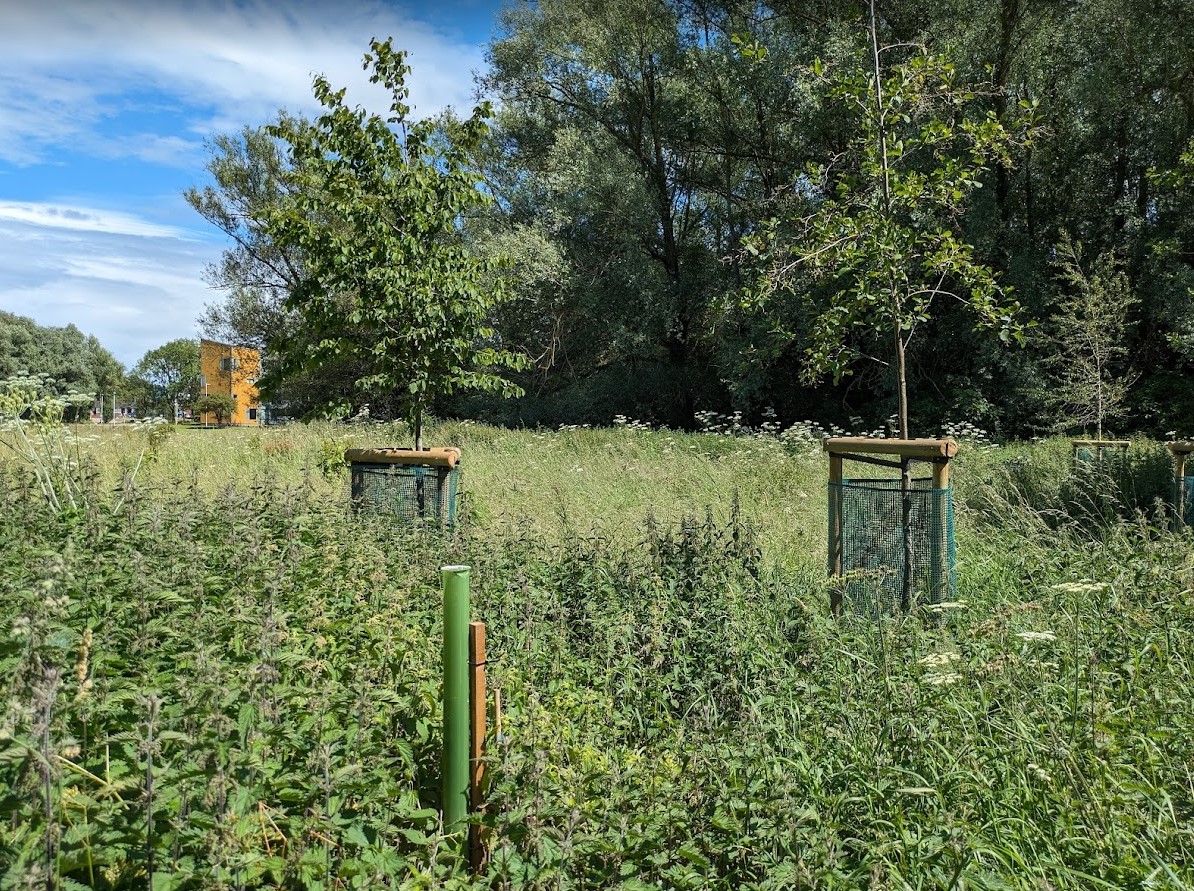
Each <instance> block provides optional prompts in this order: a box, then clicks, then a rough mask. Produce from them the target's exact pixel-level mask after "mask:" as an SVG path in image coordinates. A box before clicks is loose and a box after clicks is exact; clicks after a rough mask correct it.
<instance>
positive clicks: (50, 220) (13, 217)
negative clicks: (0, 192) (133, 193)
mask: <svg viewBox="0 0 1194 891" xmlns="http://www.w3.org/2000/svg"><path fill="white" fill-rule="evenodd" d="M3 222H9V223H20V224H24V225H25V226H29V227H36V228H34V229H21V228H18V229H16V230H15V231H12V232H10V233H9V234H10V237H13V238H25V239H28V238H40V237H42V235H41V234H39V232H38V230H41V229H73V230H75V231H80V232H103V233H107V234H109V235H135V236H139V237H144V238H186V237H187V236H186V233H185V232H184V230H182V229H176V228H174V227H172V226H162V225H160V224H158V223H151V222H149V221H148V220H144V219H141V218H139V217H136V216H134V215H132V214H129V213H122V212H121V211H114V210H97V209H95V208H90V207H72V206H70V205H63V204H45V203H41V202H36V201H4V200H0V223H3Z"/></svg>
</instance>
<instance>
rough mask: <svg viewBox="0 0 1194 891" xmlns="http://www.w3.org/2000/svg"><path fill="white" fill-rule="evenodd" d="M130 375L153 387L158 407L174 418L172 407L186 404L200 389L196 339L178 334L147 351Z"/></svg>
mask: <svg viewBox="0 0 1194 891" xmlns="http://www.w3.org/2000/svg"><path fill="white" fill-rule="evenodd" d="M133 375H134V376H136V377H138V378H140V379H142V380H144V381H146V382H147V383H148V384H149V385H150V387H152V392H153V394H154V398H155V401H156V402H157V403H158V406H159V407H160V408H165V409H167V411H168V414H169V415H170V417H171V418H174V416H175V414H174V411H173V408H174V406H176V405H177V404H179V403H184V404H188V405H189V404H190V403H191V402H192V401H193V400H194V399H195V398H197V397H198V396H199V394H200V393H201V392H202V386H201V385H200V370H199V342H198V341H197V340H194V339H191V338H186V337H180V338H178V339H177V340H171V341H170V342H168V343H164V344H162V345H161V346H160V347H156V348H154V349H152V350H149V351H148V352H147V353H146V354H145V355H144V356H142V357H141V358H140V360H139V361H138V362H137V364H136V365H134V366H133Z"/></svg>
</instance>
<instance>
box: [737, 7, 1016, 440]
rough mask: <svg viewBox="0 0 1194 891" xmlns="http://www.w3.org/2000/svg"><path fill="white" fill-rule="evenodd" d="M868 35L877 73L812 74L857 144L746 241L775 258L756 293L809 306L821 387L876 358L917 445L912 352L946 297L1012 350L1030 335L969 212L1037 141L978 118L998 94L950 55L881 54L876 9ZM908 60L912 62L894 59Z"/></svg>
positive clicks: (808, 176)
mask: <svg viewBox="0 0 1194 891" xmlns="http://www.w3.org/2000/svg"><path fill="white" fill-rule="evenodd" d="M866 25H867V28H866V33H867V44H868V46H867V50H868V53H867V55H868V59H867V62H866V64H865V66H859V67H857V68H854V69H846V68H845V67H844V66H837V67H833V68H827V67H826V66H825V65H823V64H822V63H820V62H817V63H815V64H814V65H813V66H812V70H811V75H812V77H813V79H814V80H815V81H816V83H817V84H818V85H819V86H820V88H821V92H822V95H823V96H824V97H825V99H826V101H827V102H828V103H830V104H831V108H832V111H833V112H834V113H835V114H837V115H838V116H840V119H841V122H842V127H843V132H846V133H850V134H852V135H851V136H849V137H848V138H847V140H846V143H845V146H844V151H842V152H840V153H839V154H838V155H836V156H834V157H833V158H832V159H831V160H829V161H827V162H826V163H823V164H820V165H815V166H813V167H811V168H810V169H809V170H808V171H807V172H806V173H805V174H804V175H803V176H802V177H800V178H799V179H797V180H796V181H795V182H794V183H792V185H791V187H790V190H789V196H788V202H789V203H788V205H787V208H786V211H785V213H783V214H781V215H778V216H776V217H775V218H774V219H772V220H771V221H770V222H769V223H768V224H767V225H766V226H765V227H764V228H763V230H762V232H761V234H760V235H758V236H756V237H754V238H752V239H750V240H748V241H747V249H748V251H750V252H752V253H755V254H759V255H762V256H765V257H766V259H767V264H766V267H765V270H764V272H763V274H762V276H761V278H760V281H759V287H758V288H756V289H755V290H754V292H753V294H752V295H751V296H752V298H753V299H754V300H756V301H760V302H766V301H768V300H771V299H773V298H775V297H777V296H779V295H784V294H792V293H797V294H801V295H803V296H804V297H805V298H806V299H808V300H809V302H810V311H811V315H812V316H813V319H814V321H813V322H812V324H811V331H812V333H811V337H810V342H809V344H808V346H807V348H806V351H805V366H804V367H805V373H806V376H807V377H808V378H809V379H810V380H816V379H819V378H821V377H822V376H824V375H826V374H831V375H832V376H833V378H834V380H835V381H836V380H840V378H841V377H843V376H845V375H848V374H850V373H852V371H853V366H854V363H855V362H856V361H857V360H858V359H859V358H862V357H864V356H865V357H866V358H869V359H872V360H874V361H876V362H878V363H880V364H881V365H883V366H885V367H887V368H890V369H891V370H892V371H894V378H895V384H896V392H897V397H898V417H899V435H900V437H901V438H903V439H907V438H909V436H910V424H909V419H908V370H907V368H908V366H907V355H908V350H909V346H910V345H911V343H912V341H913V339H914V338H915V336H916V335H917V333H918V332H920V331H921V330H922V329H923V327H924V326H925V325H926V323H928V322H929V321H930V319H931V317H932V313H933V312H934V309H935V307H936V305H937V304H938V303H939V301H942V300H951V301H957V302H961V303H962V304H965V306H966V307H968V308H969V310H970V311H971V312H972V314H973V316H974V320H975V323H976V324H977V325H978V326H980V327H983V328H988V329H991V330H992V331H994V332H996V333H997V336H998V337H999V338H1000V339H1002V340H1005V341H1007V340H1011V339H1013V338H1019V337H1020V333H1021V332H1020V327H1019V325H1018V323H1017V321H1016V314H1017V310H1018V308H1019V305H1018V303H1016V302H1015V301H1014V300H1013V299H1012V296H1011V294H1010V289H1009V288H1004V287H1002V286H1001V285H1000V283H999V281H998V280H997V277H996V275H995V273H994V271H993V270H992V269H991V268H990V267H989V266H987V265H985V264H983V263H981V262H979V261H978V260H977V259H976V258H975V255H974V249H973V248H972V246H971V245H970V244H968V243H967V241H966V240H965V237H964V235H963V232H962V214H963V212H964V210H965V208H966V205H967V200H968V198H969V196H970V195H971V194H972V192H973V191H974V190H975V189H977V188H979V186H980V184H981V181H982V179H983V177H984V176H985V175H986V174H987V173H988V171H989V170H990V169H991V168H992V167H993V166H995V165H1001V164H1003V165H1006V164H1010V162H1011V154H1010V150H1011V148H1012V146H1013V145H1014V144H1016V142H1017V141H1018V140H1026V139H1027V138H1028V137H1029V136H1030V135H1031V132H1030V130H1029V129H1027V127H1025V128H1023V129H1021V130H1020V131H1019V132H1018V134H1013V133H1012V132H1011V131H1010V130H1009V129H1008V128H1005V126H1004V125H1003V123H1001V121H1000V119H999V118H998V117H997V115H996V114H995V112H994V111H993V110H990V109H987V110H986V111H982V110H980V106H981V105H982V104H983V100H984V98H985V97H986V95H989V90H986V89H984V88H983V87H982V86H972V85H967V84H964V83H962V82H960V80H959V78H958V75H957V72H956V70H955V69H954V66H953V65H952V64H951V63H950V62H949V61H947V60H946V59H944V58H942V57H941V56H936V55H931V54H929V53H927V52H926V51H925V50H924V48H923V47H919V46H909V45H908V44H903V43H900V44H893V45H883V43H882V42H881V41H880V37H879V20H878V18H877V16H876V13H875V4H874V0H872V2H871V3H870V5H869V15H868V18H867V22H866ZM896 54H899V55H901V56H902V57H903V58H902V60H901V61H895V62H892V61H890V57H891V56H894V55H896ZM1023 111H1024V112H1025V113H1026V114H1027V113H1028V112H1030V111H1031V105H1030V104H1029V103H1024V108H1023ZM868 337H869V338H870V339H871V341H872V342H873V341H874V339H875V338H878V342H879V344H880V348H879V349H878V350H874V351H870V352H868V351H866V350H864V349H863V344H864V343H865V342H866V339H867V338H868ZM884 342H886V345H887V346H886V348H884V347H883V343H884Z"/></svg>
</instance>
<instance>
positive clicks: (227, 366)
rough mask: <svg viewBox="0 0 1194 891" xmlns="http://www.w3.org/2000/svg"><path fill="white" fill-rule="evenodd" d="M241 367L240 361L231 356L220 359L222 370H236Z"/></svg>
mask: <svg viewBox="0 0 1194 891" xmlns="http://www.w3.org/2000/svg"><path fill="white" fill-rule="evenodd" d="M239 367H240V363H239V362H237V361H236V359H235V358H232V357H230V356H225V357H224V358H223V359H221V360H220V371H236V369H237V368H239Z"/></svg>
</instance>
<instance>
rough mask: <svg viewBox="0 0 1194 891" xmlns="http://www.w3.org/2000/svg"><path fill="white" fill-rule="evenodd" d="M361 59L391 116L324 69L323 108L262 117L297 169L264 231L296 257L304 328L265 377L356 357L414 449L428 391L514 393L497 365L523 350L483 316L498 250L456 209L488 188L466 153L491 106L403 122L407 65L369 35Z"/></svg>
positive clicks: (493, 294) (281, 348) (293, 300)
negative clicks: (484, 246)
mask: <svg viewBox="0 0 1194 891" xmlns="http://www.w3.org/2000/svg"><path fill="white" fill-rule="evenodd" d="M364 67H365V69H366V70H370V69H371V74H370V80H371V81H372V82H373V83H377V84H381V85H383V86H384V87H385V88H386V89H387V90H389V92H390V94H391V96H392V101H391V104H390V114H389V116H387V117H384V118H383V117H381V116H379V115H376V114H369V113H367V112H366V111H365V110H364V109H363V108H360V107H355V108H352V107H349V106H348V105H346V104H345V102H344V92H345V91H344V90H342V89H341V90H334V89H333V88H332V86H331V85H330V84H329V83H328V82H327V80H326V79H325V78H323V77H322V76H319V77H316V78H315V81H314V94H315V98H316V99H317V100H318V101H319V103H320V105H322V106H323V113H322V114H321V115H320V116H319V117H317V118H316V119H315V120H314V121H312V122H310V123H306V122H300V121H295V120H292V119H286V118H283V119H282V121H281V122H279V123H278V124H277V125H276V126H274V127H271V128H270V132H271V134H272V135H273V136H274V137H275V138H277V139H280V140H281V141H282V142H283V143H285V144H286V146H287V147H288V152H289V155H290V159H289V160H290V164H291V169H292V170H293V180H292V183H291V186H292V195H291V198H290V200H288V201H287V202H285V203H283V204H280V205H277V206H275V207H273V208H272V209H271V210H270V213H269V217H268V223H267V230H268V235H269V238H270V239H271V240H272V241H273V242H274V243H276V244H277V245H278V246H280V247H281V248H283V249H286V248H293V249H296V250H297V251H298V252H300V253H301V255H302V256H303V258H304V261H305V266H304V268H303V269H302V270H301V275H300V277H299V280H298V281H297V282H296V283H295V284H294V285H293V287H292V288H291V289H290V292H289V294H288V296H287V297H286V305H287V307H288V308H290V309H292V310H294V311H295V312H296V313H297V314H298V315H299V317H300V318H301V323H302V325H303V327H304V329H305V331H304V333H305V334H306V335H308V336H307V337H304V338H303V339H301V340H286V341H282V342H279V343H274V344H271V347H272V349H273V350H274V352H275V355H276V357H277V359H278V364H277V366H276V367H275V370H274V371H273V372H271V376H272V377H274V378H275V379H284V378H285V377H286V376H287V375H289V374H295V373H302V372H306V373H310V372H312V371H316V372H317V371H318V369H319V368H320V367H321V366H325V365H336V366H343V364H344V363H345V362H346V361H347V362H350V363H356V364H357V366H358V367H360V368H362V369H363V370H364V371H363V373H362V375H361V376H360V377H359V378H358V379H357V380H356V385H357V387H358V388H359V389H360V390H362V391H368V390H376V389H387V390H392V391H394V392H395V394H396V396H397V402H398V403H399V405H400V406H401V410H402V413H403V415H404V417H405V419H406V420H407V421H408V422H409V423H410V425H411V427H412V428H413V430H414V438H415V448H417V449H421V448H422V438H423V423H424V419H425V418H426V416H427V414H428V411H429V409H430V407H431V405H432V404H433V402H434V400H435V399H436V398H437V397H439V396H443V395H447V394H450V393H452V392H454V391H457V390H462V389H473V390H483V391H489V392H497V393H503V394H506V395H513V394H516V393H517V392H519V391H518V388H517V387H515V386H514V385H513V384H511V383H509V382H508V381H507V380H505V379H504V378H503V377H502V376H501V375H500V373H499V371H500V370H501V369H503V368H517V367H519V366H520V365H521V364H522V360H521V357H519V356H517V355H515V354H513V353H510V352H508V351H505V350H503V349H501V348H500V346H499V345H497V343H496V340H495V337H494V334H493V331H492V330H491V329H490V327H489V325H488V319H489V317H490V314H491V312H492V310H493V309H494V308H495V307H496V306H497V304H498V303H499V302H501V301H502V300H503V299H504V297H505V292H504V289H503V287H502V279H501V276H500V275H499V274H497V269H496V266H497V263H498V261H496V260H494V259H492V258H484V257H479V256H476V255H474V254H473V253H471V252H470V251H469V250H468V248H467V247H466V245H465V244H464V242H463V240H462V238H461V232H460V219H461V216H462V215H463V214H464V213H465V212H467V211H468V210H469V209H471V208H473V207H476V206H477V205H481V204H484V203H486V202H488V201H489V200H490V199H489V197H488V196H487V194H486V193H485V192H483V191H482V190H481V189H480V187H479V179H478V176H477V175H476V173H475V172H474V171H473V170H472V169H471V168H470V166H469V164H468V152H469V149H470V148H471V147H472V146H474V145H475V144H476V143H477V142H478V141H479V140H480V139H482V138H483V136H484V135H485V133H486V131H487V124H486V119H487V118H488V116H489V108H488V106H487V105H481V106H478V107H477V108H476V109H474V110H473V113H472V116H471V117H469V118H468V119H466V120H463V121H460V122H459V123H458V124H456V125H455V126H453V127H452V129H451V132H450V133H448V132H445V131H444V129H443V128H440V127H437V126H436V125H435V124H434V123H433V122H432V121H429V120H420V121H415V120H412V118H411V108H410V106H409V105H408V104H407V98H408V96H409V89H408V87H407V86H406V78H407V76H408V75H409V73H410V68H409V66H408V65H407V64H406V54H405V53H404V52H402V51H400V50H396V49H394V48H393V46H392V43H391V41H389V40H386V41H385V42H379V41H376V40H375V41H373V42H372V45H371V52H370V53H368V54H366V55H365V63H364ZM269 383H270V381H268V380H267V381H266V387H267V389H268V385H269ZM337 407H341V408H342V407H343V406H337Z"/></svg>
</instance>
